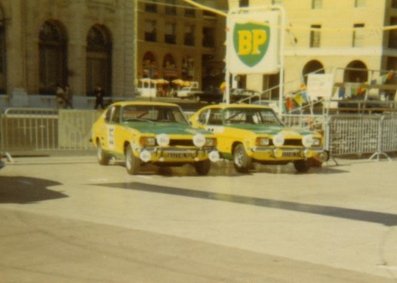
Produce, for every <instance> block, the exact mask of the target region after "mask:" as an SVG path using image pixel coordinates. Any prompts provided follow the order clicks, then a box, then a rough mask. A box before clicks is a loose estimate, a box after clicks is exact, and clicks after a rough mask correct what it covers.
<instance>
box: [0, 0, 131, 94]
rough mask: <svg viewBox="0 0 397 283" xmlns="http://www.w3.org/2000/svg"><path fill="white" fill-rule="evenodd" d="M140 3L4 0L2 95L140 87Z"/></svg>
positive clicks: (0, 20)
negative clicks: (64, 87) (137, 42)
mask: <svg viewBox="0 0 397 283" xmlns="http://www.w3.org/2000/svg"><path fill="white" fill-rule="evenodd" d="M134 24H135V21H134V1H131V0H29V1H26V0H0V93H3V94H4V93H7V94H10V93H12V92H13V91H14V90H15V89H20V90H21V89H22V90H24V91H26V92H27V93H28V94H53V93H54V89H55V87H56V85H57V84H61V85H66V84H68V85H69V86H70V89H71V92H72V94H74V95H82V96H84V95H89V94H91V93H92V90H93V88H94V87H95V86H96V85H101V86H102V87H103V88H104V89H105V90H106V95H109V96H111V95H112V96H130V95H133V90H134V80H135V77H134V76H135V71H134Z"/></svg>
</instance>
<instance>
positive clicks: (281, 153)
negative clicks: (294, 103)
mask: <svg viewBox="0 0 397 283" xmlns="http://www.w3.org/2000/svg"><path fill="white" fill-rule="evenodd" d="M190 121H191V123H192V125H193V127H196V128H202V129H206V130H209V131H211V132H213V133H214V134H215V136H216V138H217V142H218V143H217V148H218V151H219V153H220V154H221V156H222V157H223V158H225V159H229V160H233V163H234V167H235V168H236V170H237V171H239V172H247V171H248V170H249V169H250V168H251V167H252V162H260V163H263V164H287V163H289V162H293V163H294V165H295V169H296V170H297V171H298V172H306V171H308V170H309V168H310V167H311V165H312V164H315V163H317V164H318V163H319V162H320V164H321V162H322V161H323V159H324V158H325V156H326V155H325V153H324V151H323V144H322V143H323V142H322V136H321V135H320V134H319V133H316V132H312V131H308V130H305V129H290V128H286V127H285V126H284V125H283V124H282V123H281V121H280V120H279V119H278V117H277V116H276V114H275V113H274V111H273V110H272V109H271V108H270V107H268V106H259V105H247V104H220V105H213V106H207V107H204V108H202V109H200V110H199V111H197V112H196V113H194V114H193V115H192V116H191V117H190Z"/></svg>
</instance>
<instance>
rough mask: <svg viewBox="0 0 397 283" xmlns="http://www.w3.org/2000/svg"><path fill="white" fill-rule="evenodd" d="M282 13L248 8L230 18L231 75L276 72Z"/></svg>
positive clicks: (229, 55)
mask: <svg viewBox="0 0 397 283" xmlns="http://www.w3.org/2000/svg"><path fill="white" fill-rule="evenodd" d="M278 18H279V13H278V12H275V11H246V12H244V13H235V14H229V15H228V17H227V38H226V53H227V56H226V60H227V66H228V69H229V72H230V73H232V74H274V73H278V72H279V69H280V63H279V57H280V54H279V33H280V29H278V25H279V24H278Z"/></svg>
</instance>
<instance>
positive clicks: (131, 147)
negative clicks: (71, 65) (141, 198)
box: [91, 101, 219, 175]
mask: <svg viewBox="0 0 397 283" xmlns="http://www.w3.org/2000/svg"><path fill="white" fill-rule="evenodd" d="M91 135H92V136H91V140H92V142H93V143H94V145H95V146H96V148H97V159H98V162H99V164H101V165H107V164H108V163H109V161H110V159H111V158H112V157H116V158H124V159H125V163H126V169H127V172H128V173H130V174H136V173H137V172H138V171H139V169H140V167H141V166H142V165H145V164H149V163H151V164H155V165H159V166H179V165H183V164H193V166H194V168H195V169H196V172H197V173H198V174H199V175H206V174H208V172H209V170H210V165H211V161H213V162H215V161H217V160H218V159H219V153H218V151H217V150H216V138H214V136H213V135H212V134H211V133H209V132H207V131H205V130H200V129H194V128H192V127H191V126H190V125H189V123H188V122H187V120H186V118H185V116H184V114H183V113H182V111H181V109H180V107H179V106H178V105H175V104H170V103H160V102H138V101H135V102H117V103H114V104H112V105H110V106H109V107H108V108H107V109H106V111H104V113H103V114H102V115H101V116H100V117H99V119H98V120H97V121H96V122H95V123H94V125H93V127H92V133H91Z"/></svg>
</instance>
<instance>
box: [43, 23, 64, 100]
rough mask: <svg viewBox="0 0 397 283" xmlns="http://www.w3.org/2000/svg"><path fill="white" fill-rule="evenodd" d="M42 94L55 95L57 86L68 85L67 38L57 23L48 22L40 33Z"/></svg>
mask: <svg viewBox="0 0 397 283" xmlns="http://www.w3.org/2000/svg"><path fill="white" fill-rule="evenodd" d="M39 42H40V43H39V53H40V54H39V57H40V65H39V69H40V71H39V73H40V86H39V91H40V93H41V94H54V93H55V87H56V85H57V84H62V85H65V84H66V83H67V55H66V54H67V36H66V32H65V29H64V27H63V26H62V25H61V24H60V23H59V22H56V21H46V22H45V23H44V24H43V25H42V26H41V28H40V33H39Z"/></svg>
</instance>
